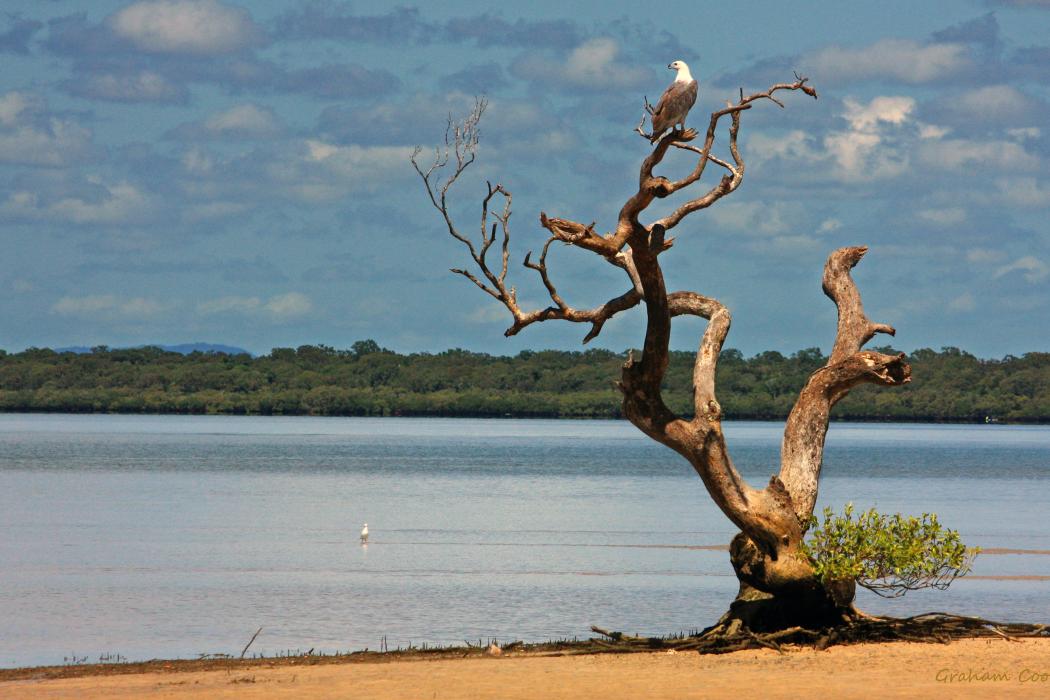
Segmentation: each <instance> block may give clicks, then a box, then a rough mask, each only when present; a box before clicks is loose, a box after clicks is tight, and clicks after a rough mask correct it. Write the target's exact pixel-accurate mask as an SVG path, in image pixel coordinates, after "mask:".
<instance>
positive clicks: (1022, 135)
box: [1006, 126, 1043, 141]
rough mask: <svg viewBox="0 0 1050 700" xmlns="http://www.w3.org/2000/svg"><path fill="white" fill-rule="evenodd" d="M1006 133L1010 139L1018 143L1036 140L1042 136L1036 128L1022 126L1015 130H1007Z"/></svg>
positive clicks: (1040, 131)
mask: <svg viewBox="0 0 1050 700" xmlns="http://www.w3.org/2000/svg"><path fill="white" fill-rule="evenodd" d="M1006 133H1007V135H1008V136H1009V137H1010V138H1013V139H1017V140H1018V141H1027V140H1028V139H1037V138H1039V137H1040V136H1042V134H1043V132H1042V130H1041V129H1040V128H1039V127H1038V126H1023V127H1019V128H1017V129H1007V130H1006Z"/></svg>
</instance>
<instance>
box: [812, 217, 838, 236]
mask: <svg viewBox="0 0 1050 700" xmlns="http://www.w3.org/2000/svg"><path fill="white" fill-rule="evenodd" d="M840 228H842V222H841V221H839V220H838V219H824V220H823V221H821V222H820V226H818V227H817V233H831V232H832V231H838V230H839V229H840Z"/></svg>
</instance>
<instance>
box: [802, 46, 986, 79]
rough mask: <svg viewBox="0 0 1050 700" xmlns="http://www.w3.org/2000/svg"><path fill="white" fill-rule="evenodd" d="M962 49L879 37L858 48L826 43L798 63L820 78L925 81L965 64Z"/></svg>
mask: <svg viewBox="0 0 1050 700" xmlns="http://www.w3.org/2000/svg"><path fill="white" fill-rule="evenodd" d="M966 52H967V50H966V47H965V46H964V45H962V44H926V45H922V44H919V43H917V42H915V41H911V40H908V39H881V40H879V41H877V42H875V43H874V44H871V45H870V46H864V47H861V48H858V49H851V48H845V47H842V46H829V47H827V48H825V49H821V50H820V51H817V52H815V53H812V54H810V55H808V56H806V57H804V58H803V59H802V66H803V68H804V69H805V70H806V71H808V72H809V73H810V75H819V76H820V77H821V79H822V80H824V81H829V80H830V81H850V80H885V79H889V80H899V81H901V82H905V83H927V82H931V81H934V80H939V79H941V78H945V77H949V76H951V75H954V74H956V73H958V72H960V71H961V70H962V69H963V68H965V67H967V66H968V65H969V63H970V62H969V59H968V58H967V55H966Z"/></svg>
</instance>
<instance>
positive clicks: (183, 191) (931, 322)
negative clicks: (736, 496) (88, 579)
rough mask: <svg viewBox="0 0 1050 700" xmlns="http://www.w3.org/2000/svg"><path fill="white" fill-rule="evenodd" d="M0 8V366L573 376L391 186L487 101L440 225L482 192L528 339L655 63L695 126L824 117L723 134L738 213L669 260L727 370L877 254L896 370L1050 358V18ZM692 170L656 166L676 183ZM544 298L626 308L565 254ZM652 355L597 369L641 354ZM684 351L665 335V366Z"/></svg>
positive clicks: (428, 217) (873, 263)
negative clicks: (546, 224)
mask: <svg viewBox="0 0 1050 700" xmlns="http://www.w3.org/2000/svg"><path fill="white" fill-rule="evenodd" d="M570 5H571V6H572V8H571V9H570ZM3 7H4V9H3V11H2V12H0V55H2V59H0V60H2V61H3V67H4V69H3V70H2V71H0V240H2V243H3V255H0V291H2V293H0V347H3V348H6V349H8V350H20V349H22V348H25V347H28V346H52V347H55V346H66V345H95V344H108V345H112V346H120V345H131V344H140V343H182V342H191V341H208V342H221V343H228V344H232V345H238V346H241V347H245V348H248V349H249V350H251V351H253V352H266V351H268V350H269V349H270V348H271V347H274V346H296V345H300V344H305V343H311V344H316V343H325V344H329V345H333V346H336V347H347V346H349V345H350V344H351V343H352V342H353V341H355V340H359V339H363V338H374V339H376V340H377V341H378V342H380V343H381V344H382V345H385V346H387V347H391V348H393V349H397V350H400V351H423V350H426V351H437V350H442V349H445V348H449V347H463V348H469V349H472V350H479V351H486V352H496V353H516V352H518V351H519V350H522V349H525V348H542V347H560V348H576V347H579V341H580V339H581V338H582V336H583V335H584V333H585V332H586V329H585V328H582V327H579V326H574V325H570V324H544V326H542V327H541V326H533V327H531V328H529V329H528V330H526V331H525V332H524V333H522V334H521V335H519V336H518V337H515V338H512V339H509V340H508V339H505V338H504V337H503V334H502V331H503V329H504V328H505V327H506V326H507V325H508V319H507V318H506V315H505V312H503V313H501V307H499V306H498V305H496V304H495V302H492V300H491V299H489V298H487V297H485V296H484V295H482V294H480V293H479V292H478V290H477V289H475V288H474V287H473V286H472V285H471V284H470V283H469V282H468V281H467V280H465V279H463V278H461V277H457V276H455V275H452V274H450V273H449V272H448V269H449V268H450V267H456V266H460V265H464V264H465V263H466V262H467V258H466V257H465V255H466V254H465V252H464V251H463V250H462V249H461V248H460V247H458V244H456V242H455V241H453V240H452V239H450V238H449V237H448V235H447V233H445V231H444V229H443V227H442V226H441V224H440V221H439V220H438V219H437V218H436V214H435V212H434V211H433V210H431V209H429V208H428V205H427V203H426V201H425V199H424V193H423V190H422V187H421V185H420V182H419V181H418V178H417V177H416V175H415V173H414V172H413V170H412V169H411V166H410V165H409V161H408V158H409V155H410V154H411V152H412V148H413V146H415V145H417V144H421V145H423V146H427V147H430V146H432V145H434V144H436V143H438V141H439V140H440V139H441V137H442V134H443V131H444V123H445V120H446V118H447V116H448V114H449V113H450V112H452V113H453V114H461V113H463V112H464V111H465V110H466V109H467V108H468V107H469V105H470V104H472V102H473V96H474V95H481V94H483V95H486V96H487V97H488V99H489V100H490V109H489V111H488V113H487V114H486V116H485V121H484V123H483V129H482V146H481V152H480V155H479V160H478V163H477V165H476V167H475V169H474V170H475V172H474V173H473V175H474V177H472V178H468V179H466V180H464V181H463V182H462V183H460V186H459V187H458V189H456V190H453V200H454V202H455V212H456V214H457V216H458V217H460V218H461V219H462V221H463V222H464V228H467V229H469V230H471V231H473V230H474V227H475V226H476V221H477V215H478V210H477V205H478V203H479V200H480V193H481V188H482V187H483V186H484V185H483V181H484V179H485V178H489V179H492V180H493V181H499V182H502V183H503V184H504V185H505V186H506V187H507V188H508V189H509V190H511V191H512V192H513V193H514V214H513V217H512V232H513V237H514V250H513V252H514V259H513V260H512V272H511V276H512V279H513V280H514V283H515V284H516V285H517V287H518V289H519V297H520V298H521V299H522V300H523V301H524V302H525V304H531V305H540V304H542V303H543V301H544V296H543V294H542V293H541V290H542V288H541V287H539V286H538V285H537V281H536V280H535V273H533V272H532V271H530V270H526V269H524V268H522V267H520V264H519V263H520V260H521V257H522V255H523V254H524V253H525V251H527V250H530V249H538V248H539V247H540V246H542V243H543V241H544V240H545V236H544V233H545V232H544V231H543V230H542V229H541V228H540V227H539V225H538V223H537V217H538V213H539V212H540V211H541V210H542V211H546V212H547V213H549V214H551V215H553V216H562V217H566V218H572V219H576V220H579V221H581V222H584V223H589V222H590V221H596V222H597V224H598V228H599V229H600V230H608V228H609V227H610V226H611V225H613V224H614V222H615V217H616V214H617V211H618V210H619V208H620V206H621V205H622V203H623V201H624V199H625V198H626V197H627V196H629V195H630V194H631V193H632V188H633V187H636V185H637V167H638V163H639V162H640V159H641V158H643V157H644V155H645V154H646V152H647V144H646V142H645V141H643V140H642V139H641V138H639V137H638V135H637V134H635V133H633V129H634V126H635V125H636V124H637V122H638V119H639V117H640V115H641V106H642V99H643V96H646V95H647V96H649V98H650V99H654V98H655V97H657V96H658V95H659V93H660V92H661V91H662V89H663V88H664V87H665V86H666V84H667V83H668V82H669V80H670V79H671V77H672V74H671V72H670V71H668V70H667V69H666V68H665V66H666V65H667V64H668V63H669V62H670V61H672V60H674V59H683V60H685V61H687V62H688V63H689V64H690V65H691V66H692V67H693V73H694V75H695V76H696V77H697V78H699V79H700V81H701V95H700V99H699V100H698V103H697V106H696V107H694V109H693V114H692V119H691V122H692V123H693V124H694V125H695V124H700V123H702V121H704V117H703V115H704V114H705V113H706V112H710V111H711V110H713V109H716V108H718V107H719V106H721V105H724V103H725V100H726V98H728V97H730V96H732V95H735V94H736V93H737V91H738V89H739V88H740V87H743V88H744V89H745V90H746V91H756V90H760V89H765V88H766V87H767V86H768V85H769V84H771V83H773V82H779V81H783V80H789V79H791V77H792V74H793V71H796V70H797V71H799V72H801V73H804V74H805V75H808V76H809V77H810V79H811V81H812V83H813V84H814V85H815V86H816V87H817V89H818V90H819V91H820V99H819V100H818V101H816V102H814V101H813V100H811V99H809V98H807V97H805V96H804V95H788V96H787V97H786V99H785V103H786V109H783V110H781V109H779V108H778V107H776V106H775V105H772V104H765V105H761V106H759V107H757V108H756V109H754V110H752V111H750V112H748V113H746V114H744V118H743V127H742V130H741V144H742V146H743V155H744V159H745V161H746V162H747V173H748V174H747V177H746V179H745V181H744V184H743V185H742V187H741V188H740V189H739V190H738V191H737V192H735V193H734V194H733V195H732V196H731V197H728V198H726V199H724V200H722V201H721V202H720V203H719V204H718V205H717V206H716V207H714V208H712V209H710V210H707V211H706V212H701V213H698V214H696V215H694V216H693V217H690V218H689V219H687V220H686V222H685V223H683V224H682V225H681V226H680V227H678V229H677V230H676V234H677V244H676V246H675V247H674V249H672V250H671V251H670V252H669V253H667V254H666V255H665V256H664V258H663V260H664V265H665V269H666V271H667V275H668V279H669V286H670V287H671V288H678V289H691V290H694V291H697V292H701V293H703V294H707V295H711V296H715V297H717V298H719V299H720V300H722V301H723V302H724V303H726V304H727V305H728V306H729V307H730V309H731V310H732V311H733V315H734V328H733V331H732V333H731V334H730V337H729V342H728V345H729V346H731V347H737V348H740V349H741V350H743V351H744V352H745V353H746V354H752V353H755V352H759V351H762V350H767V349H776V350H780V351H782V352H791V351H794V350H797V349H800V348H804V347H812V346H820V347H822V348H824V349H825V350H827V349H829V347H830V344H831V342H832V339H833V332H834V319H835V314H834V307H833V306H832V304H831V303H830V302H829V301H827V300H826V299H825V298H824V297H823V295H822V294H821V292H820V274H821V267H822V265H823V260H824V258H825V257H826V255H827V253H828V252H829V251H830V250H831V249H833V248H836V247H838V246H841V245H855V244H867V245H869V246H870V247H871V251H870V252H869V254H868V257H867V258H866V259H865V261H864V262H863V263H862V264H861V266H860V267H859V268H858V269H857V274H856V277H857V279H858V281H859V282H860V284H861V288H862V291H863V293H864V297H865V303H866V306H867V308H868V310H869V314H870V315H871V316H872V317H873V318H874V319H875V320H877V321H880V322H885V323H890V324H893V325H895V326H896V327H897V329H898V336H897V339H896V341H895V345H896V346H897V347H899V348H901V349H904V350H911V349H914V348H919V347H933V348H940V347H942V346H949V345H954V346H958V347H962V348H964V349H967V350H969V351H971V352H974V353H976V354H978V355H980V356H983V357H1000V356H1003V355H1005V354H1008V353H1009V354H1021V353H1024V352H1027V351H1034V350H1039V351H1048V350H1050V120H1048V118H1047V114H1048V112H1050V110H1048V103H1050V1H1048V0H1012V1H1011V0H999V1H989V0H971V1H960V2H925V3H915V2H914V0H907V1H906V2H898V1H897V0H884V1H883V2H879V3H841V2H832V1H831V0H821V1H819V2H818V1H808V2H793V3H784V2H780V1H779V0H776V1H774V0H769V1H763V2H745V3H714V2H696V1H695V0H690V1H689V2H679V1H677V0H667V1H666V2H663V3H660V4H659V6H658V8H656V7H655V6H650V9H649V10H647V11H646V12H645V13H644V14H641V13H639V11H638V7H639V6H638V4H637V3H635V2H630V3H628V2H620V1H619V0H603V2H583V3H565V2H562V1H560V0H559V1H558V2H553V1H547V0H541V1H539V2H533V3H531V8H528V9H526V8H516V9H505V10H493V9H492V8H493V5H492V4H491V3H482V2H475V1H467V0H452V1H446V2H443V3H440V9H439V8H438V4H437V3H427V4H425V5H421V6H418V7H412V6H410V5H406V4H404V3H397V4H390V5H387V4H385V3H383V2H368V3H364V2H341V1H339V0H318V1H293V0H266V1H261V0H256V1H253V2H252V3H251V4H250V8H249V5H248V4H247V3H244V4H237V3H235V2H232V1H231V2H226V1H225V0H143V1H140V2H128V1H127V0H90V1H88V0H53V1H45V0H32V1H29V0H24V1H23V0H13V1H12V0H6V1H5V2H4V4H3ZM718 143H720V144H721V147H722V149H723V151H724V150H725V149H724V145H725V136H724V135H723V136H722V137H721V139H720V141H719V142H718ZM716 152H718V149H717V147H716ZM722 155H726V154H724V153H723V154H722ZM690 168H691V165H690V164H689V162H688V161H686V160H685V159H684V158H675V159H669V160H668V161H667V163H666V164H665V166H664V172H665V173H666V174H671V175H673V174H675V173H683V172H686V171H687V170H688V169H690ZM709 171H711V169H710V168H709ZM713 176H714V174H713V173H711V175H709V177H713ZM661 205H662V206H664V207H666V206H668V204H667V203H661ZM660 211H662V210H661V209H660V207H654V208H653V213H654V214H659V213H660ZM550 265H551V268H552V274H553V275H554V277H555V281H556V282H557V283H558V284H559V288H560V290H561V291H562V292H563V293H564V295H565V296H566V297H567V300H568V301H569V302H570V303H572V304H574V305H579V306H589V305H593V304H594V303H597V302H600V301H603V300H605V299H606V298H608V297H610V296H615V295H617V294H619V293H621V292H623V291H625V289H626V287H625V283H624V280H623V279H622V278H621V276H620V274H617V272H618V271H617V270H615V269H614V268H611V267H610V266H608V265H607V264H605V263H604V262H603V261H600V260H598V259H596V256H594V255H593V254H590V253H587V252H585V251H578V250H574V249H568V248H564V247H558V248H557V249H554V250H553V252H552V253H551V258H550ZM526 273H527V274H526ZM640 323H641V319H640V314H639V313H638V312H636V313H635V314H634V316H632V317H626V318H623V319H618V320H616V321H614V322H612V323H611V324H609V325H608V326H607V327H606V329H605V331H604V332H603V334H602V336H600V337H599V338H598V339H597V340H596V341H593V342H594V344H595V345H598V346H601V347H608V348H611V349H614V350H622V349H623V348H626V347H630V346H636V345H638V344H639V343H640V334H639V332H640V328H641V325H640ZM700 329H701V327H700V325H699V323H698V322H696V321H687V322H685V323H683V324H681V327H680V328H677V329H676V333H675V336H674V338H673V343H674V345H675V347H677V348H680V349H686V348H690V347H693V346H694V344H695V342H696V339H697V336H698V334H699V332H700Z"/></svg>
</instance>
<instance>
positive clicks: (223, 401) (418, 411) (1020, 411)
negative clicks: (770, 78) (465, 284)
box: [0, 340, 1050, 422]
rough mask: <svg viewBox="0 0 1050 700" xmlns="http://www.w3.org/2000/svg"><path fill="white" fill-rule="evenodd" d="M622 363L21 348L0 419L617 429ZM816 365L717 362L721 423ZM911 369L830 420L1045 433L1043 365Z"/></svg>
mask: <svg viewBox="0 0 1050 700" xmlns="http://www.w3.org/2000/svg"><path fill="white" fill-rule="evenodd" d="M883 350H884V351H885V350H888V349H885V348H884V349H883ZM624 358H625V355H624V354H619V353H615V352H611V351H609V350H586V351H583V352H565V351H555V350H543V351H531V350H525V351H522V352H520V353H518V354H517V355H515V356H513V357H510V356H499V355H487V354H484V353H476V352H468V351H466V350H446V351H445V352H441V353H436V354H431V353H413V354H410V355H400V354H397V353H395V352H391V351H390V350H387V349H385V348H382V347H380V346H379V345H378V344H377V343H376V342H375V341H373V340H363V341H358V342H356V343H354V344H353V345H352V346H351V348H350V349H348V350H336V349H334V348H331V347H327V346H324V345H303V346H300V347H298V348H275V349H274V350H273V351H272V352H270V354H269V355H265V356H261V357H252V356H250V355H248V354H239V355H227V354H223V353H200V352H195V353H191V354H189V355H183V354H179V353H176V352H168V351H165V350H161V349H160V348H156V347H144V348H134V349H120V350H117V349H110V348H107V347H104V346H102V347H96V348H93V349H92V351H91V352H89V353H79V354H78V353H73V352H61V353H59V352H55V351H53V350H48V349H46V348H44V349H42V348H30V349H28V350H25V351H23V352H19V353H12V354H8V353H6V352H4V351H0V411H8V412H12V411H34V412H39V411H53V412H73V413H225V414H252V415H318V416H392V415H402V416H516V417H565V418H617V417H619V416H620V400H619V393H618V391H617V390H616V389H615V388H614V387H613V384H612V382H613V380H614V379H615V378H617V377H619V369H620V366H621V365H622V363H623V361H624ZM693 359H694V357H693V353H689V352H675V353H672V354H671V366H670V370H669V371H668V373H667V389H666V392H665V398H666V399H667V401H668V403H669V405H670V407H671V408H672V409H673V410H674V411H676V412H679V413H681V414H689V413H690V412H691V406H692V398H691V386H690V382H691V374H690V373H691V372H692V367H693ZM826 359H827V358H826V357H825V356H824V355H823V354H822V353H821V352H820V350H818V349H816V348H811V349H807V350H800V351H798V352H796V353H794V354H792V355H789V356H784V355H782V354H780V353H778V352H772V351H770V352H763V353H760V354H758V355H755V356H754V357H750V358H745V357H744V356H743V354H741V353H740V352H739V351H738V350H732V349H729V350H725V351H724V352H723V353H722V357H721V360H720V362H719V365H718V394H719V400H720V401H721V402H722V406H723V409H724V411H725V413H726V415H727V416H729V417H730V418H752V419H782V418H784V417H785V416H787V413H788V411H790V409H791V405H792V402H793V401H794V399H795V397H796V396H797V395H798V390H799V388H800V387H801V386H802V385H803V383H804V382H805V381H806V378H807V377H808V376H809V374H810V373H811V372H813V370H815V369H816V368H818V367H820V366H821V365H823V364H824V362H825V361H826ZM909 361H910V362H911V364H912V368H913V375H912V376H913V381H912V383H911V384H909V385H907V386H905V387H903V388H902V389H900V390H894V391H882V392H876V391H872V390H869V389H866V388H863V387H862V388H858V389H855V390H854V391H853V393H852V394H850V396H849V397H848V398H847V399H845V400H843V401H842V402H841V403H840V404H839V405H838V406H837V407H836V408H835V417H836V418H838V419H843V420H845V419H850V420H877V421H884V420H898V421H962V422H983V421H985V420H986V419H993V420H1000V421H1012V422H1050V353H1027V354H1025V355H1024V356H1022V357H1014V356H1007V357H1004V358H1003V359H1001V360H982V359H978V358H977V357H974V356H973V355H971V354H969V353H966V352H963V351H962V350H959V349H957V348H943V349H941V351H940V352H937V351H934V350H927V349H924V350H918V351H916V352H914V353H911V354H910V355H909Z"/></svg>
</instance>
